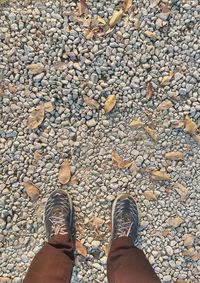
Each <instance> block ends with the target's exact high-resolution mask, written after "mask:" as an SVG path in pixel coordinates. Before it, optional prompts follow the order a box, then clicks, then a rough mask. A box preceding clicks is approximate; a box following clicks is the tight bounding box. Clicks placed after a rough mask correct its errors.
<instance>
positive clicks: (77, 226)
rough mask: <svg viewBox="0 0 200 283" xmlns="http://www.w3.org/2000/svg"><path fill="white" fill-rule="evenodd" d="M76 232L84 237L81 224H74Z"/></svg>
mask: <svg viewBox="0 0 200 283" xmlns="http://www.w3.org/2000/svg"><path fill="white" fill-rule="evenodd" d="M76 232H78V233H80V234H81V235H84V233H85V229H84V228H83V224H81V223H79V222H76Z"/></svg>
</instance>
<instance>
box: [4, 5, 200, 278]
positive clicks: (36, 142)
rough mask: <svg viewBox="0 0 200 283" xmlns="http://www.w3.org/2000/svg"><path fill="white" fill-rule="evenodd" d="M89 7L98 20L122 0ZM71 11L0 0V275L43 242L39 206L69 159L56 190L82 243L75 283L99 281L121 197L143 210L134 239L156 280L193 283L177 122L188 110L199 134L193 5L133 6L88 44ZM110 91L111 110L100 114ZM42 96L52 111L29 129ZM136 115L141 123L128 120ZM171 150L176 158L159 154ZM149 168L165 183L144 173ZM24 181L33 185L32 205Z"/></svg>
mask: <svg viewBox="0 0 200 283" xmlns="http://www.w3.org/2000/svg"><path fill="white" fill-rule="evenodd" d="M88 5H89V12H88V15H87V16H88V17H92V18H94V17H95V16H97V15H98V16H100V17H102V18H104V20H105V21H106V22H107V21H108V20H109V19H110V18H111V15H112V14H113V11H114V10H115V9H117V7H119V5H120V1H117V0H113V1H110V0H101V1H96V0H95V1H90V2H89V3H88ZM75 11H76V3H75V2H72V1H29V0H26V1H17V2H16V3H15V2H14V1H10V3H7V4H5V5H4V6H1V12H0V40H1V41H0V79H1V80H0V82H1V85H0V95H1V97H0V107H1V108H0V109H1V121H0V123H1V129H0V153H1V155H0V156H1V166H0V176H1V180H0V189H1V195H0V208H1V218H0V255H1V257H0V282H13V283H17V282H22V279H23V277H24V275H25V272H26V270H27V268H28V266H29V264H30V262H31V259H32V258H33V256H34V254H35V253H36V252H37V251H38V250H39V249H40V247H41V246H42V245H43V243H44V241H45V231H44V227H43V222H42V214H43V207H44V203H45V201H46V199H47V197H48V195H49V193H51V192H52V191H53V190H54V189H57V188H60V187H61V184H60V183H59V182H58V173H59V168H60V165H61V164H62V162H63V161H64V160H65V159H68V160H70V163H71V173H72V176H73V177H72V180H71V182H70V183H69V184H66V185H63V186H62V187H63V188H64V189H66V190H68V191H69V192H70V193H71V195H72V198H73V201H74V205H75V211H76V219H77V223H78V225H77V230H78V231H77V234H78V239H79V240H81V242H82V244H83V245H84V246H85V247H86V249H87V255H86V256H82V255H80V254H79V255H78V257H77V267H76V269H75V272H74V279H73V282H77V283H79V282H80V283H81V282H96V283H98V282H107V279H106V253H107V249H106V247H107V244H108V242H109V237H110V225H109V224H110V222H109V220H110V210H111V204H112V200H113V198H114V197H115V196H116V195H117V194H118V193H120V192H131V193H132V194H133V195H134V196H135V197H136V198H137V200H138V202H139V206H140V211H141V246H142V248H143V249H144V251H145V253H146V254H147V256H148V257H149V260H150V262H151V263H152V265H153V267H154V268H155V270H156V272H157V274H158V275H159V276H160V278H161V281H162V282H177V283H178V282H179V283H181V282H182V283H189V282H192V283H198V282H200V248H199V245H198V244H199V240H200V232H199V231H200V220H199V219H200V215H199V207H200V199H199V192H200V150H199V149H200V148H199V143H198V142H197V139H196V141H195V138H194V135H193V134H194V131H193V130H192V135H193V136H191V134H188V131H187V129H185V130H184V122H182V121H183V120H184V119H185V116H186V115H187V114H188V115H189V116H188V117H190V118H189V119H192V121H193V122H194V123H196V124H192V126H193V127H195V135H196V134H198V129H196V127H198V128H199V127H200V81H199V78H200V52H199V50H200V49H199V46H200V37H199V35H200V34H199V32H200V22H199V15H200V5H199V3H198V0H182V1H178V0H172V1H169V5H167V4H166V1H163V2H162V1H160V3H159V1H151V5H150V3H149V1H144V0H141V1H137V2H136V3H134V9H133V12H132V7H131V8H130V9H129V11H128V12H127V13H126V14H125V15H124V16H123V17H122V18H121V20H120V21H119V23H118V24H116V26H114V28H113V30H112V31H111V32H108V34H107V35H102V36H100V35H96V36H95V37H94V38H92V39H90V38H88V37H89V36H90V35H85V33H84V30H83V22H82V18H84V15H83V16H82V17H80V16H74V13H75ZM85 36H86V37H87V38H86V37H85ZM60 62H62V63H60ZM33 63H34V64H37V65H36V66H35V68H36V70H34V66H31V67H30V64H33ZM38 64H39V65H38ZM172 71H173V72H172ZM166 76H167V77H166ZM163 80H165V81H163ZM147 90H148V91H147ZM113 94H114V95H115V97H116V105H115V106H114V108H113V109H112V110H111V111H110V112H109V111H108V112H109V113H106V111H105V109H104V104H105V101H106V100H107V97H109V96H110V95H113ZM84 95H87V96H88V97H89V98H93V99H95V100H96V102H98V103H97V104H95V105H96V106H95V105H93V106H91V103H92V102H91V100H89V102H87V101H86V100H85V99H84ZM166 101H167V103H166ZM45 102H51V104H50V106H51V107H52V109H49V110H48V111H46V113H45V114H44V120H43V121H42V122H41V123H40V125H39V126H38V127H36V128H35V129H29V128H28V127H27V121H28V117H29V116H30V113H31V112H32V111H33V109H34V107H38V105H39V106H40V105H42V104H43V103H45ZM162 102H164V108H165V109H164V110H161V109H162V107H161V106H160V104H161V103H162ZM93 104H94V101H93ZM98 104H99V105H98ZM166 104H167V105H168V106H166ZM51 107H50V108H51ZM136 119H140V120H141V121H142V126H141V127H138V126H132V127H131V126H130V123H131V122H132V121H133V120H136ZM141 121H140V123H141ZM190 122H191V120H190ZM143 123H144V124H143ZM144 125H145V126H144ZM146 126H148V127H149V128H150V135H149V134H148V129H147V128H145V127H146ZM151 129H153V131H154V132H152V131H151ZM189 132H191V131H190V130H189ZM155 133H156V135H157V136H155ZM113 150H114V151H116V152H117V153H118V154H119V155H120V156H121V157H122V158H123V159H124V160H129V161H134V162H135V163H133V164H134V170H130V169H128V168H119V167H120V166H119V164H118V166H114V165H113V161H112V151H113ZM171 151H175V152H177V151H178V152H181V153H182V155H184V156H181V157H180V153H179V157H177V153H176V154H175V157H174V155H173V156H172V157H170V158H166V156H165V154H166V153H167V152H171ZM174 159H175V160H174ZM176 159H178V160H176ZM121 167H123V166H121ZM131 168H132V167H131ZM155 170H161V172H166V173H168V174H169V175H170V180H164V181H158V180H154V179H153V178H152V171H153V172H154V171H155ZM24 182H32V184H34V185H35V186H37V188H38V189H39V198H38V199H37V200H35V201H32V200H31V199H30V198H29V196H28V195H27V193H26V191H25V189H24V185H23V183H24ZM95 226H96V227H95ZM6 278H7V279H6Z"/></svg>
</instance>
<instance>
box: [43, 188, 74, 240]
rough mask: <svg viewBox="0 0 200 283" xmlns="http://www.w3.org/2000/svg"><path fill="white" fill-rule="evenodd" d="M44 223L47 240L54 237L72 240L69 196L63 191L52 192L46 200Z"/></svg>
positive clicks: (71, 215)
mask: <svg viewBox="0 0 200 283" xmlns="http://www.w3.org/2000/svg"><path fill="white" fill-rule="evenodd" d="M44 223H45V227H46V234H47V238H48V240H50V239H51V238H52V237H53V236H55V235H69V237H70V239H71V240H72V238H73V208H72V200H71V197H70V196H69V194H68V193H67V192H65V191H63V190H56V191H54V192H53V193H52V194H51V195H50V196H49V198H48V200H47V203H46V206H45V211H44Z"/></svg>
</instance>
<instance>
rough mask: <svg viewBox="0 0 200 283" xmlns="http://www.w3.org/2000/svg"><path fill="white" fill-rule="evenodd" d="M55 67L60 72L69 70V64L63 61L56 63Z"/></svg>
mask: <svg viewBox="0 0 200 283" xmlns="http://www.w3.org/2000/svg"><path fill="white" fill-rule="evenodd" d="M53 66H54V68H55V69H56V70H59V71H64V70H66V69H67V64H66V63H65V62H61V61H58V62H55V63H54V64H53Z"/></svg>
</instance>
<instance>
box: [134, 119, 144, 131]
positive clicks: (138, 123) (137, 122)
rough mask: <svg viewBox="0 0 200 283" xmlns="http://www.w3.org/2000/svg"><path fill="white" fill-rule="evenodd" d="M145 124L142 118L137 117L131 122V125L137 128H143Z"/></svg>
mask: <svg viewBox="0 0 200 283" xmlns="http://www.w3.org/2000/svg"><path fill="white" fill-rule="evenodd" d="M144 125H145V123H144V122H142V121H141V120H140V119H135V120H133V121H132V122H131V123H130V126H131V127H132V128H135V129H139V128H143V127H144Z"/></svg>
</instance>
